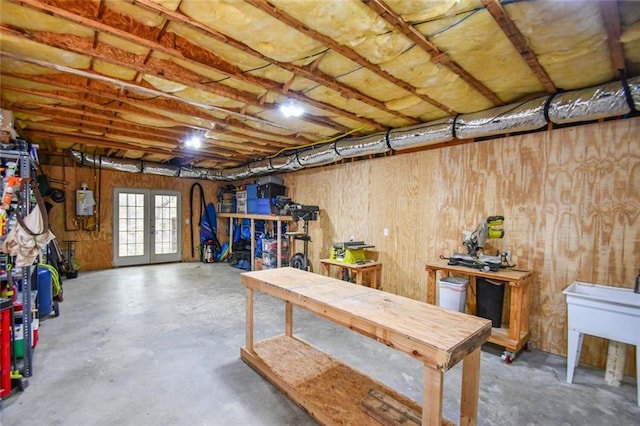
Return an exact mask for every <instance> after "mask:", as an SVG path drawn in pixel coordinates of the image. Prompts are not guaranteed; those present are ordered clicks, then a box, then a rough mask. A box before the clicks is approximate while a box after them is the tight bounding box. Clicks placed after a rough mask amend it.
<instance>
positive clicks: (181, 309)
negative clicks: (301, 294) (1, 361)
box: [0, 263, 640, 426]
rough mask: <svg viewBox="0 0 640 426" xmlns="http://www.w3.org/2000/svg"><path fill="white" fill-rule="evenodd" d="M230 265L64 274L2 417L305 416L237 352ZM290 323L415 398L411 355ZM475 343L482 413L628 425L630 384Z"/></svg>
mask: <svg viewBox="0 0 640 426" xmlns="http://www.w3.org/2000/svg"><path fill="white" fill-rule="evenodd" d="M240 272H241V271H239V270H237V269H234V268H231V267H229V266H228V265H226V264H202V263H180V264H167V265H158V266H144V267H129V268H121V269H113V270H105V271H92V272H82V271H81V272H80V275H79V277H78V278H77V279H73V280H65V281H64V296H65V301H64V303H62V304H61V305H60V306H61V315H60V316H59V317H57V318H55V317H49V318H46V319H44V320H43V321H42V324H41V327H40V342H39V343H38V346H37V348H36V350H35V353H34V375H33V376H32V377H31V378H29V386H28V387H27V389H26V390H25V391H24V392H22V393H17V394H14V395H12V396H10V397H8V398H6V399H5V400H3V401H2V412H1V413H0V424H1V425H3V426H14V425H114V424H120V425H312V424H315V422H314V421H313V420H312V419H311V418H310V417H308V416H307V414H305V412H304V411H303V410H302V409H300V408H298V407H297V406H296V405H295V404H293V403H292V402H290V401H289V399H287V397H286V396H284V395H283V394H282V393H280V392H279V391H278V390H277V389H276V388H275V387H273V386H272V385H271V384H270V383H269V382H267V381H266V380H264V379H263V378H262V377H261V376H259V375H258V374H257V373H255V372H254V371H253V370H252V369H251V368H249V367H248V366H247V365H246V364H244V363H243V362H242V361H241V360H240V357H239V350H240V347H241V346H242V345H243V344H244V338H245V337H244V327H245V303H244V302H245V301H244V290H243V288H242V285H241V284H240V279H239V273H240ZM255 306H256V313H255V318H256V329H255V338H256V341H258V340H261V339H262V338H266V337H269V336H272V335H276V334H280V333H282V330H283V314H284V309H283V305H282V303H281V302H280V301H277V300H275V299H272V298H270V297H268V296H265V295H261V294H259V293H258V295H257V297H256V302H255ZM294 333H296V334H297V335H299V336H301V337H302V338H304V339H305V340H307V341H309V342H311V343H313V344H314V345H315V346H317V347H319V348H320V349H323V350H325V351H326V352H329V353H331V354H332V355H334V356H336V357H337V358H339V359H341V360H343V361H344V362H346V363H347V364H349V365H351V366H354V367H356V368H358V369H359V370H361V371H364V372H365V373H367V374H368V375H370V376H372V377H374V378H375V379H377V380H379V381H381V382H383V383H385V384H387V385H389V386H391V387H393V388H394V389H396V390H398V391H400V392H402V393H404V394H405V395H407V396H409V397H411V398H413V399H415V400H417V401H421V400H422V395H421V392H422V383H421V380H422V368H423V367H422V364H421V363H419V362H418V361H416V360H414V359H412V358H410V357H408V356H406V355H404V354H401V353H398V352H397V351H394V350H392V349H389V348H387V347H386V346H384V345H381V344H379V343H377V342H374V341H373V340H371V339H368V338H365V337H363V336H360V335H357V334H355V333H353V332H351V331H350V330H348V329H345V328H343V327H340V326H337V325H335V324H332V323H330V322H328V321H325V320H323V319H320V318H318V317H316V316H314V315H312V314H310V313H307V312H305V311H303V310H298V309H296V310H295V311H294ZM500 353H501V350H500V349H498V348H494V347H491V346H488V347H486V348H484V350H483V353H482V364H481V378H480V401H479V422H478V423H479V424H480V425H605V424H615V425H634V424H635V425H638V424H640V408H639V407H638V406H637V402H636V388H635V386H636V383H635V380H633V379H632V378H630V377H626V378H625V380H624V381H623V384H622V386H621V387H619V388H615V387H610V386H608V385H607V384H606V383H605V382H604V371H602V370H597V369H593V368H589V367H585V366H580V367H579V368H578V369H577V371H576V375H575V379H574V384H572V385H569V384H567V383H566V381H565V377H566V360H565V359H564V358H562V357H559V356H555V355H550V354H546V353H544V352H540V351H537V350H535V349H534V350H532V351H531V352H524V353H521V354H520V355H519V356H518V357H517V358H516V360H515V361H514V363H513V364H511V365H505V364H504V363H503V361H502V360H501V359H500ZM460 373H461V368H460V365H458V366H456V367H455V368H453V369H452V370H450V371H449V372H447V373H446V374H445V390H444V399H445V402H444V416H445V417H447V418H449V419H450V420H453V421H455V422H457V421H458V410H459V393H460Z"/></svg>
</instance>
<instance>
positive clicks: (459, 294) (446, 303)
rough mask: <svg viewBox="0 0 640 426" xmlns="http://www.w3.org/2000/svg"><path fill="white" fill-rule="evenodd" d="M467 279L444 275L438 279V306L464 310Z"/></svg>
mask: <svg viewBox="0 0 640 426" xmlns="http://www.w3.org/2000/svg"><path fill="white" fill-rule="evenodd" d="M468 285H469V280H468V279H466V278H460V277H444V278H441V279H439V280H438V306H440V307H441V308H445V309H450V310H452V311H458V312H464V311H465V308H466V306H467V286H468Z"/></svg>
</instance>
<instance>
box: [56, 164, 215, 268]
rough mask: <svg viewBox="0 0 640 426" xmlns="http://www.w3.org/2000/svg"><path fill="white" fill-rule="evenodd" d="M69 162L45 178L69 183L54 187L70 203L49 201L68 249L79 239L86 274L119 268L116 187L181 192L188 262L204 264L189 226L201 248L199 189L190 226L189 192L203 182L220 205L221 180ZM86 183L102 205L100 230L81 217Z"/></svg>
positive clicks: (210, 197)
mask: <svg viewBox="0 0 640 426" xmlns="http://www.w3.org/2000/svg"><path fill="white" fill-rule="evenodd" d="M67 161H68V164H69V166H67V167H60V166H50V167H48V166H45V167H44V172H45V174H47V176H49V177H50V178H54V179H58V180H62V181H67V182H68V184H67V185H61V184H56V183H51V186H52V187H53V188H60V189H64V191H65V201H64V203H53V202H52V201H50V200H48V202H49V203H51V204H52V205H53V207H52V208H51V210H50V212H49V219H50V223H51V230H52V231H53V233H54V234H55V236H56V238H57V239H58V242H59V244H60V246H61V248H62V249H63V251H64V250H65V249H66V243H64V240H76V241H77V243H75V252H76V258H77V260H78V261H79V263H80V266H81V271H82V270H85V271H86V270H97V269H109V268H112V267H113V214H112V205H113V189H112V188H113V187H126V188H138V189H161V190H172V191H180V193H181V196H182V260H183V261H191V260H199V254H198V252H197V251H194V257H191V234H190V231H189V227H190V226H192V227H193V233H194V236H195V237H194V238H195V240H196V245H199V235H200V234H199V232H200V230H199V227H198V223H199V219H200V217H201V216H202V212H201V210H200V191H199V190H198V189H196V191H195V193H194V207H193V217H194V219H193V221H192V222H191V223H190V224H186V223H185V221H186V220H187V219H190V212H189V194H190V189H191V185H193V184H194V183H196V182H198V183H200V185H202V188H203V189H204V193H205V199H206V202H207V203H215V202H216V198H215V193H216V189H217V187H218V185H220V183H219V182H212V181H197V180H194V179H181V178H174V177H167V176H160V175H152V174H143V173H127V172H120V171H112V170H102V172H100V171H99V170H94V169H92V168H87V167H79V166H76V165H75V162H73V161H72V160H67ZM100 180H102V184H101V185H99V182H100ZM82 182H86V183H87V184H88V189H90V190H93V191H94V196H95V197H96V201H97V202H98V207H99V212H98V215H96V219H97V220H98V226H96V223H95V222H94V218H89V219H87V220H85V221H81V220H78V218H77V217H76V216H75V190H76V189H80V185H81V184H82ZM99 187H100V190H99V189H98V188H99ZM98 195H99V197H98ZM98 198H99V199H98ZM63 254H64V253H63Z"/></svg>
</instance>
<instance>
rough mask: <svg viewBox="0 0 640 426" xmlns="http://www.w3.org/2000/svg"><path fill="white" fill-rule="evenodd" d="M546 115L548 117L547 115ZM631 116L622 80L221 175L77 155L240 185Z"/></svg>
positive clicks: (636, 84)
mask: <svg viewBox="0 0 640 426" xmlns="http://www.w3.org/2000/svg"><path fill="white" fill-rule="evenodd" d="M627 84H628V88H629V96H630V101H631V102H632V103H633V105H634V109H637V110H640V77H636V78H633V79H630V80H629V81H628V82H627ZM545 112H546V113H545ZM629 112H631V107H630V105H629V101H628V100H627V94H626V93H625V89H624V86H623V85H622V83H621V82H613V83H607V84H603V85H600V86H597V87H591V88H588V89H581V90H574V91H571V92H565V93H558V94H555V95H551V96H543V97H539V98H535V99H531V100H528V101H525V102H521V103H516V104H510V105H505V106H500V107H496V108H492V109H489V110H485V111H480V112H475V113H470V114H461V115H458V116H457V117H447V118H444V119H440V120H435V121H432V122H429V123H423V124H417V125H414V126H410V127H405V128H402V129H394V130H390V131H389V132H385V133H376V134H373V135H368V136H364V137H359V138H345V139H341V140H338V141H336V142H329V143H326V144H322V145H317V146H315V147H313V148H310V149H306V150H300V151H298V152H295V153H293V154H288V155H283V156H278V157H274V158H267V159H263V160H259V161H254V162H252V163H249V164H248V165H245V166H240V167H235V168H232V169H225V170H221V171H216V170H211V169H204V168H184V167H183V168H177V167H174V166H170V165H164V164H160V163H149V162H142V161H139V160H128V159H113V158H102V157H100V158H99V159H96V158H95V157H93V156H90V155H86V154H82V153H80V152H77V151H71V156H72V158H74V159H75V160H76V161H77V162H79V163H82V164H89V165H95V166H100V167H102V168H105V169H112V170H119V171H125V172H133V173H140V172H143V173H153V174H159V175H165V176H180V177H189V178H194V179H208V180H224V181H236V180H242V179H246V178H250V177H253V176H258V175H263V174H268V173H286V172H292V171H296V170H300V169H302V168H305V167H315V166H321V165H326V164H331V163H334V162H336V161H339V160H341V159H344V158H354V157H362V156H366V155H376V154H382V153H385V152H388V151H389V150H392V149H393V150H396V151H401V150H404V149H411V148H419V147H424V146H429V145H433V144H437V143H443V142H448V141H451V140H452V139H454V138H458V139H472V138H479V137H487V136H494V135H502V134H505V133H516V132H528V131H534V130H538V129H541V128H543V127H544V126H546V125H547V124H548V123H555V124H570V123H578V122H582V121H593V120H599V119H602V118H609V117H616V116H621V115H625V114H628V113H629Z"/></svg>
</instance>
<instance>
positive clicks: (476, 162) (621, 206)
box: [284, 118, 640, 372]
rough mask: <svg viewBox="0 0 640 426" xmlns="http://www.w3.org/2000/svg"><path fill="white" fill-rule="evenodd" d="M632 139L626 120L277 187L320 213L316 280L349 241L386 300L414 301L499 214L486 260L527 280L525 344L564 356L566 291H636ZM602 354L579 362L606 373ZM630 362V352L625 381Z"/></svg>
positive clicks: (638, 205) (383, 161) (598, 346)
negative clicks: (499, 234) (579, 287)
mask: <svg viewBox="0 0 640 426" xmlns="http://www.w3.org/2000/svg"><path fill="white" fill-rule="evenodd" d="M639 135H640V119H639V118H633V119H626V120H617V121H610V122H605V123H598V124H592V125H585V126H579V127H571V128H566V129H557V130H553V131H549V132H541V133H535V134H527V135H520V136H512V137H505V138H501V139H494V140H490V141H484V142H478V143H471V144H466V145H457V146H451V147H447V148H443V149H436V150H430V151H422V152H417V153H411V154H403V155H396V156H391V157H385V158H378V159H373V160H371V161H358V162H347V163H344V164H339V165H334V166H331V167H323V168H317V169H310V170H303V171H299V172H296V173H291V174H287V175H284V177H285V183H286V185H287V186H288V187H289V191H290V192H289V195H290V196H291V198H292V199H293V200H294V201H296V202H298V203H302V204H317V205H319V206H320V208H321V214H320V218H319V221H318V222H312V223H311V224H310V233H311V236H312V239H313V242H312V243H311V244H310V247H311V261H312V265H313V268H314V270H315V271H317V272H319V271H320V264H319V259H321V258H325V257H328V256H329V244H330V243H331V242H334V241H345V240H348V239H349V238H350V237H352V236H353V237H355V239H356V240H364V241H366V242H367V243H370V244H374V245H375V246H376V249H375V250H376V251H377V255H378V260H379V261H380V262H381V263H382V276H381V284H382V289H383V290H385V291H388V292H391V293H396V294H399V295H403V296H407V297H410V298H413V299H418V300H425V298H426V272H425V267H424V265H425V262H426V261H427V260H433V259H437V258H438V257H439V256H440V255H445V256H448V255H450V254H451V253H452V252H454V251H464V247H463V246H462V230H464V229H469V230H472V229H475V228H476V227H477V225H478V223H479V222H480V221H481V220H482V219H483V218H486V217H487V216H490V215H496V214H501V215H504V216H505V224H504V229H505V238H504V239H501V240H489V245H490V248H489V250H491V247H493V248H494V249H500V250H504V249H510V250H511V252H512V254H513V257H514V261H515V263H517V265H518V267H520V268H526V269H531V270H533V272H534V283H533V291H532V294H533V301H532V309H531V326H532V329H531V333H532V339H531V340H532V342H533V344H534V345H535V347H536V348H539V349H541V350H543V351H547V352H552V353H555V354H561V355H566V334H567V330H566V327H567V316H566V311H567V309H566V303H565V298H564V296H563V294H562V290H563V289H564V288H565V287H566V286H568V285H569V284H571V282H573V281H574V280H579V281H585V282H594V283H601V284H606V285H612V286H621V287H627V288H632V287H633V283H634V279H635V276H636V274H637V273H638V269H639V268H640V258H639V254H640V136H639ZM385 228H387V229H388V234H389V235H388V237H385V236H384V229H385ZM300 250H301V248H299V249H298V251H300ZM491 254H493V253H491ZM606 347H607V343H606V341H604V340H602V339H598V338H594V337H591V336H587V337H585V344H584V347H583V350H582V357H581V360H582V362H587V363H589V364H593V365H597V366H599V367H603V366H604V363H605V360H606ZM633 359H634V358H633V352H632V350H631V349H629V353H628V356H627V360H628V362H627V364H628V365H627V372H631V371H632V369H633V365H632V364H633V363H634V362H633Z"/></svg>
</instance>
